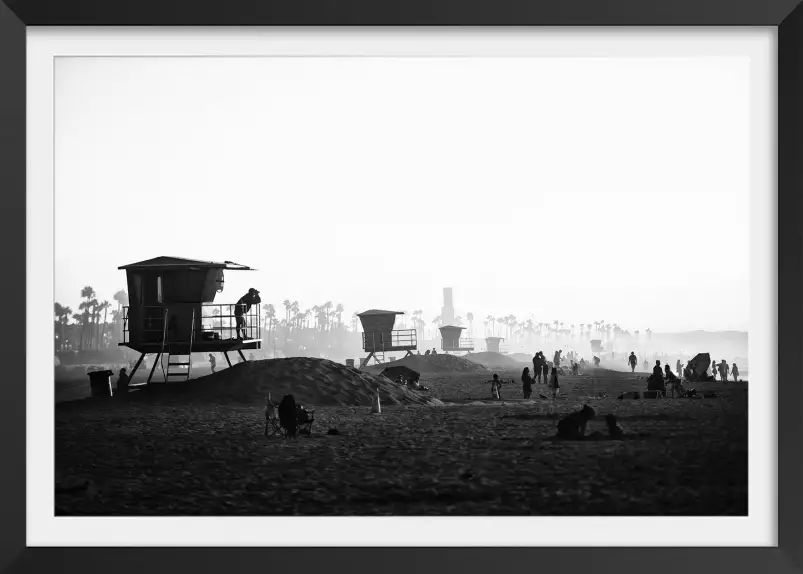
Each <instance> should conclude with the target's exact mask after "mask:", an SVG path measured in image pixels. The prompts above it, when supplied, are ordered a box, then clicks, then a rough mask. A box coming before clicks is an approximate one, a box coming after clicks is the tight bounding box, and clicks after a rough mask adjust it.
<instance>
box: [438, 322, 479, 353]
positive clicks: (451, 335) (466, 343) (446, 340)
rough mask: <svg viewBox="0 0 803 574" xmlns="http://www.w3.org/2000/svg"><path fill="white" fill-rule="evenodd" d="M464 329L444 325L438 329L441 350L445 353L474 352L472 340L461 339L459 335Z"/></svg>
mask: <svg viewBox="0 0 803 574" xmlns="http://www.w3.org/2000/svg"><path fill="white" fill-rule="evenodd" d="M464 329H465V327H455V326H454V325H446V326H445V327H441V328H440V332H441V350H442V351H443V352H445V353H467V352H469V351H473V350H474V340H473V339H461V338H460V334H461V333H462V332H463V330H464Z"/></svg>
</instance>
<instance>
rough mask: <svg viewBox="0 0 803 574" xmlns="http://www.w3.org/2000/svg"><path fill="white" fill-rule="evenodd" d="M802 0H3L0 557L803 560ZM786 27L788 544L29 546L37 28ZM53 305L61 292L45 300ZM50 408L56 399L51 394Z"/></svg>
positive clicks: (38, 566) (70, 561) (36, 567)
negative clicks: (28, 69) (28, 59)
mask: <svg viewBox="0 0 803 574" xmlns="http://www.w3.org/2000/svg"><path fill="white" fill-rule="evenodd" d="M799 2H800V0H675V1H673V2H670V1H668V0H663V1H657V0H608V1H605V2H601V1H600V0H565V1H562V2H558V1H553V2H533V1H526V0H493V1H491V0H487V1H485V2H480V1H478V0H430V1H424V0H406V1H404V2H393V3H391V2H378V1H376V0H338V1H337V2H335V1H333V0H306V1H293V2H278V1H276V0H265V1H263V2H254V1H251V2H248V1H244V0H228V1H226V2H210V1H208V0H193V1H190V0H140V1H138V2H134V1H131V0H129V1H118V2H111V1H106V2H88V1H80V0H60V1H59V0H34V1H24V0H4V4H0V78H1V79H0V152H2V153H0V190H1V191H0V193H2V195H1V197H2V202H0V217H2V222H1V223H0V241H2V243H0V245H2V252H3V264H4V266H5V270H4V271H5V274H4V280H3V281H0V289H1V290H2V295H3V298H2V301H3V302H4V303H6V305H5V308H4V313H5V315H6V319H5V321H6V328H4V329H2V330H0V337H2V347H0V348H1V349H2V352H3V358H4V362H6V363H8V365H7V366H4V371H3V374H4V377H3V380H2V400H0V413H2V414H0V433H2V434H0V436H1V437H2V439H0V445H2V446H1V448H2V459H1V460H2V462H3V469H2V471H0V500H1V502H0V523H2V533H3V534H2V536H0V569H3V570H2V571H3V572H8V573H9V574H11V573H18V572H82V573H84V574H89V573H92V572H106V571H107V570H109V571H113V572H114V573H115V574H119V573H123V572H137V573H142V572H143V571H147V572H148V573H149V574H156V573H157V572H171V573H172V572H176V571H184V570H186V571H190V572H195V573H200V572H216V573H217V572H232V571H238V572H239V571H250V572H254V571H259V570H262V569H277V568H280V569H285V568H288V569H295V570H296V571H298V570H300V569H305V570H306V569H312V570H313V571H314V570H315V569H320V570H319V571H328V570H329V569H331V567H332V566H333V565H335V566H337V568H338V569H339V568H341V567H342V568H344V569H347V570H350V571H367V570H371V571H376V570H381V571H387V572H410V571H411V570H419V569H421V570H444V569H446V568H448V569H449V570H452V571H456V570H457V571H466V570H468V571H489V570H494V569H498V568H499V567H503V568H505V569H510V570H516V571H523V570H526V569H533V570H550V571H565V572H584V571H587V570H597V571H604V572H607V571H611V572H617V573H623V574H624V573H629V572H633V573H641V572H645V571H646V572H651V573H654V574H658V573H664V572H666V573H670V572H671V573H673V574H676V573H678V572H683V573H684V574H691V573H695V572H710V571H712V570H718V571H722V572H729V573H730V572H771V573H778V574H780V573H792V572H803V495H801V486H803V422H802V421H803V418H801V415H803V413H801V409H800V407H801V405H803V388H802V387H801V381H800V379H799V376H795V375H794V373H796V372H798V369H799V365H798V362H799V357H800V355H801V351H803V342H801V330H803V309H801V295H802V294H803V284H801V264H802V263H803V235H802V234H801V228H802V227H803V226H802V225H801V223H802V222H803V199H802V198H803V189H801V188H802V187H803V114H802V113H801V110H802V109H803V7H801V6H798V4H799ZM93 25H113V26H142V25H148V26H154V25H155V26H187V25H215V26H220V25H227V26H231V25H249V26H433V25H436V26H777V27H778V68H777V69H778V76H777V82H778V84H777V89H778V91H777V93H778V100H777V102H778V108H777V110H778V149H777V154H778V172H777V173H778V235H777V238H778V300H777V304H778V309H779V314H778V342H777V347H778V364H779V374H780V373H783V374H784V376H785V377H786V378H784V377H780V376H779V385H778V397H779V402H778V472H779V475H778V498H779V509H778V511H779V522H778V529H779V547H778V548H738V549H737V548H515V549H510V548H464V549H449V548H361V549H353V548H315V549H310V548H267V549H236V548H181V549H179V548H80V549H79V548H75V549H69V548H26V546H25V544H26V542H25V524H26V508H25V492H26V485H25V464H26V446H25V433H24V432H20V429H24V428H25V424H26V421H25V409H26V386H25V333H26V323H25V319H26V317H25V302H26V293H25V285H26V281H25V269H26V257H25V250H24V249H22V245H23V244H24V241H21V240H20V238H24V237H25V213H26V195H25V189H26V188H25V181H26V179H25V177H26V176H25V173H26V172H25V169H26V167H25V158H26V151H25V145H26V133H25V129H26V124H25V109H26V102H25V98H26V84H25V80H26V75H25V54H26V30H25V29H26V26H93ZM41 303H42V304H43V305H49V304H51V302H50V301H43V302H41ZM46 408H49V405H48V406H47V407H46Z"/></svg>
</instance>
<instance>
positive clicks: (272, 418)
mask: <svg viewBox="0 0 803 574" xmlns="http://www.w3.org/2000/svg"><path fill="white" fill-rule="evenodd" d="M271 428H272V429H273V432H272V433H270V436H273V435H276V434H278V435H279V436H287V433H286V432H285V431H284V429H283V428H282V425H281V424H280V423H279V414H278V413H277V412H276V405H275V404H273V403H268V406H267V407H266V408H265V436H266V437H267V436H268V430H270V429H271Z"/></svg>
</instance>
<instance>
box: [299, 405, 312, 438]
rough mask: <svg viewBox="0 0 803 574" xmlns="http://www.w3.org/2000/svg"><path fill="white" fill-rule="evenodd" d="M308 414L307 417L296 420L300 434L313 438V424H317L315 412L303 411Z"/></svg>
mask: <svg viewBox="0 0 803 574" xmlns="http://www.w3.org/2000/svg"><path fill="white" fill-rule="evenodd" d="M301 413H303V414H306V416H305V417H301V416H299V417H298V418H297V419H296V424H297V425H298V432H299V434H301V433H304V434H306V435H307V436H312V423H313V422H315V411H301Z"/></svg>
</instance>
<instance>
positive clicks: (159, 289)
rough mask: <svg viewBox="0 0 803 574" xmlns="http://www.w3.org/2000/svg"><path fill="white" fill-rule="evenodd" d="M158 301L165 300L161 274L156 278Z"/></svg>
mask: <svg viewBox="0 0 803 574" xmlns="http://www.w3.org/2000/svg"><path fill="white" fill-rule="evenodd" d="M156 302H157V303H163V302H164V301H163V299H162V276H161V275H159V276H158V277H157V278H156Z"/></svg>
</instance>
